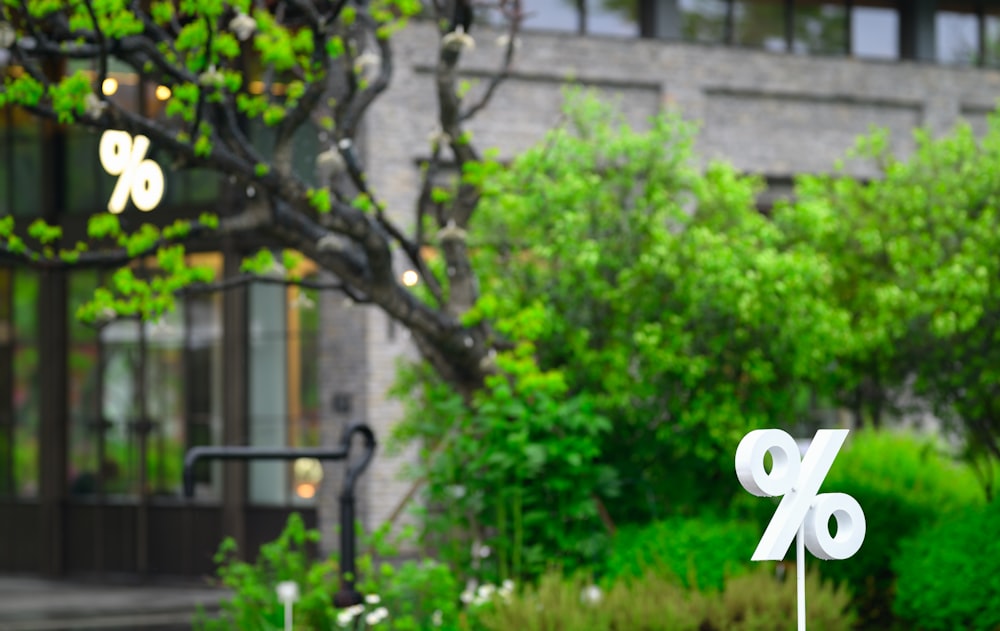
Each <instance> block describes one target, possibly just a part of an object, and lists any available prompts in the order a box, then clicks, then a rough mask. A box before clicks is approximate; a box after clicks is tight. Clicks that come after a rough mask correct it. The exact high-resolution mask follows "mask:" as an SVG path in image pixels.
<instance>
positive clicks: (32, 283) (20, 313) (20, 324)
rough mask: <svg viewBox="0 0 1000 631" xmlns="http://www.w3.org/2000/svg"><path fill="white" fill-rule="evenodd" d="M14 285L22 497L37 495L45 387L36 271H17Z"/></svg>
mask: <svg viewBox="0 0 1000 631" xmlns="http://www.w3.org/2000/svg"><path fill="white" fill-rule="evenodd" d="M9 274H10V276H12V277H13V278H12V280H13V287H12V288H11V289H12V290H13V291H12V296H13V310H12V314H11V315H12V316H13V318H12V319H13V324H14V327H13V357H12V360H13V362H12V363H13V373H14V379H13V393H12V394H13V396H12V397H11V402H12V404H13V405H12V407H13V410H12V419H13V423H12V424H11V429H12V430H13V431H12V434H13V436H12V438H13V445H14V458H13V464H14V468H13V472H12V480H13V485H12V486H13V490H14V494H15V495H16V496H19V497H37V495H38V471H39V469H38V467H39V444H38V433H39V424H40V406H41V396H42V392H41V386H40V384H39V381H40V380H39V375H38V353H39V349H38V290H39V278H38V275H37V274H36V273H34V272H26V271H22V270H15V271H14V272H13V273H9Z"/></svg>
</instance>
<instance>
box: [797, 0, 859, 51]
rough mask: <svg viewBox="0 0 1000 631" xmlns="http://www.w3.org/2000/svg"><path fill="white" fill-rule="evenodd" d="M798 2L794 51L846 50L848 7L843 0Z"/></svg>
mask: <svg viewBox="0 0 1000 631" xmlns="http://www.w3.org/2000/svg"><path fill="white" fill-rule="evenodd" d="M799 4H801V3H799ZM799 4H797V6H796V7H795V45H794V50H795V52H797V53H806V54H809V55H843V54H845V53H846V52H847V10H846V9H845V8H844V5H843V3H839V2H838V3H831V2H826V3H823V4H819V5H813V4H810V5H806V6H799Z"/></svg>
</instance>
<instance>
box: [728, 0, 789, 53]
mask: <svg viewBox="0 0 1000 631" xmlns="http://www.w3.org/2000/svg"><path fill="white" fill-rule="evenodd" d="M733 43H734V44H737V45H740V46H751V47H754V48H764V49H766V50H771V51H775V52H779V51H784V50H786V49H787V46H786V45H785V3H784V2H783V1H781V0H774V1H772V2H760V1H758V2H740V1H735V2H733Z"/></svg>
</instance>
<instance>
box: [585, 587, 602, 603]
mask: <svg viewBox="0 0 1000 631" xmlns="http://www.w3.org/2000/svg"><path fill="white" fill-rule="evenodd" d="M603 597H604V594H603V593H601V588H600V587H598V586H597V585H588V586H587V587H584V588H583V590H582V591H581V592H580V602H582V603H584V604H586V605H596V604H597V603H599V602H601V598H603Z"/></svg>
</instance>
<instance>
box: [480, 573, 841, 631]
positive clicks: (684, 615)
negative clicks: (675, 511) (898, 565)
mask: <svg viewBox="0 0 1000 631" xmlns="http://www.w3.org/2000/svg"><path fill="white" fill-rule="evenodd" d="M593 589H595V588H593V587H591V586H590V585H589V581H587V580H586V579H584V578H582V577H579V576H578V577H575V578H570V579H564V578H563V577H562V576H560V575H558V574H555V573H550V574H547V575H545V576H543V577H542V578H541V580H540V581H539V583H538V585H537V587H528V588H527V589H525V590H523V591H522V592H520V593H518V594H515V595H513V596H511V597H509V598H507V599H503V598H498V599H494V601H493V602H492V603H490V604H488V605H485V606H482V607H480V608H478V609H473V610H472V612H471V613H472V618H473V619H474V620H473V621H474V625H473V626H472V628H476V627H475V625H480V626H481V627H482V628H484V629H486V631H510V630H511V629H517V631H612V630H614V631H624V630H627V631H793V630H794V629H795V627H796V617H795V616H796V608H795V598H796V595H795V583H794V581H785V582H779V581H777V580H776V579H775V576H774V574H773V572H771V571H770V570H769V569H768V568H766V567H761V568H758V569H757V570H755V571H754V572H752V573H750V574H746V575H744V576H741V577H739V578H736V579H733V580H731V581H729V582H728V583H727V585H726V587H725V589H724V590H723V591H722V592H717V591H714V590H710V591H707V592H702V591H697V590H689V589H685V588H684V587H682V586H681V585H679V584H678V582H677V581H676V580H672V579H671V578H668V577H664V576H662V575H659V574H657V573H655V572H647V573H646V574H644V575H642V576H641V577H627V578H622V579H619V580H617V581H613V582H611V583H610V584H609V586H607V587H606V589H605V590H604V591H602V592H593V591H592V590H593ZM598 593H600V596H599V597H598V596H597V594H598ZM806 602H807V603H808V611H809V618H808V624H809V628H810V629H812V630H814V631H848V630H849V629H850V628H851V625H852V623H853V616H852V614H851V613H850V612H849V611H848V609H847V607H848V602H849V595H848V593H847V592H846V591H845V590H842V589H841V590H835V589H832V588H831V587H830V586H829V585H825V584H821V583H820V581H819V577H818V576H817V575H816V574H815V573H814V574H811V575H810V576H809V577H808V580H807V582H806Z"/></svg>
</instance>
